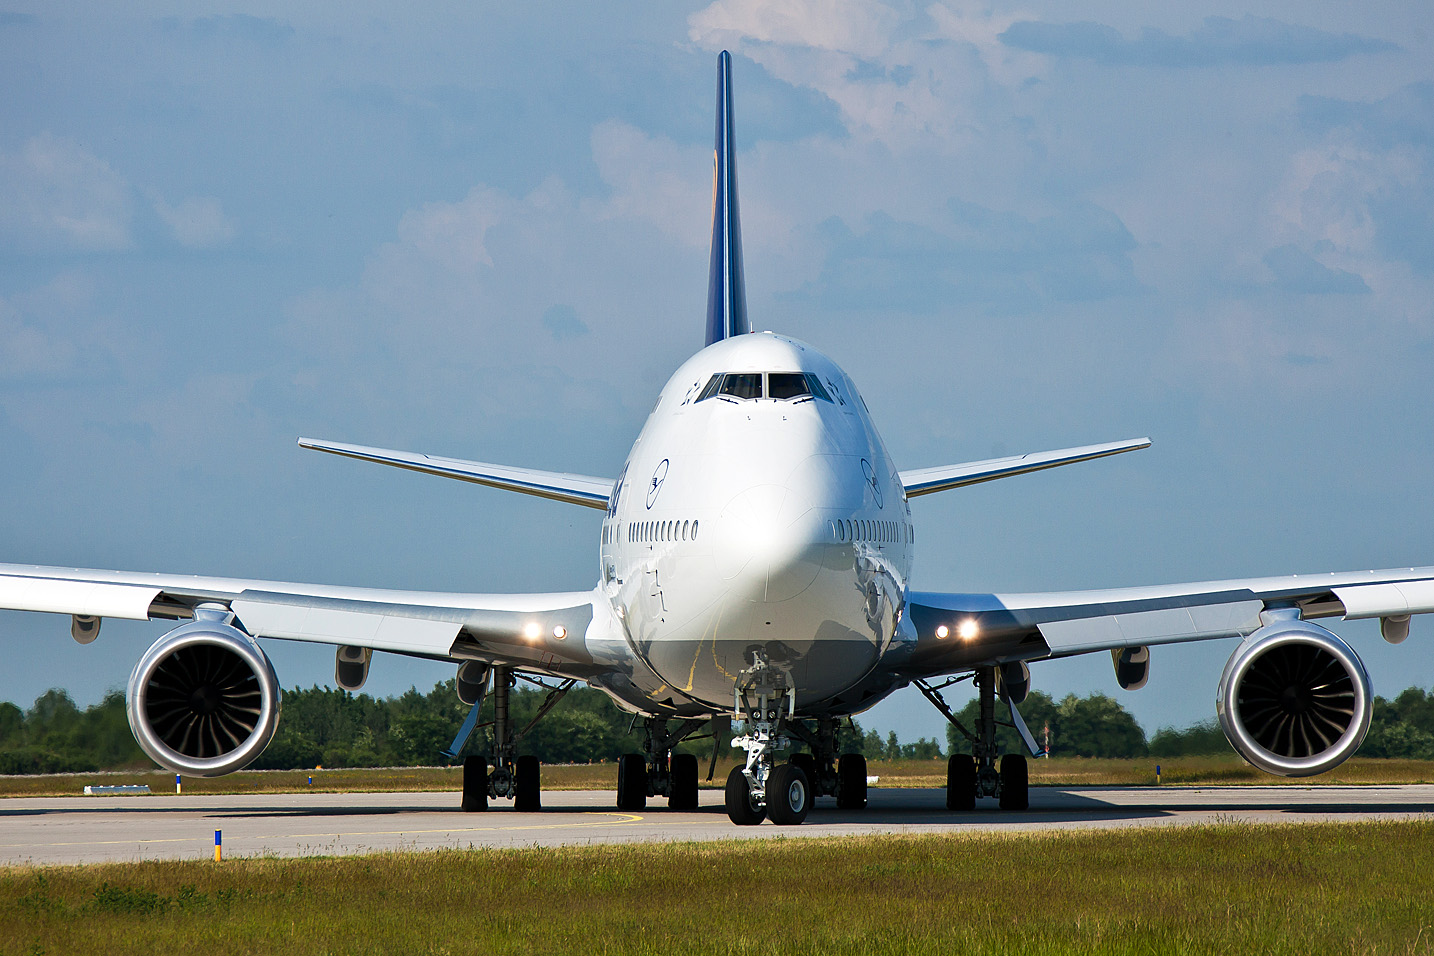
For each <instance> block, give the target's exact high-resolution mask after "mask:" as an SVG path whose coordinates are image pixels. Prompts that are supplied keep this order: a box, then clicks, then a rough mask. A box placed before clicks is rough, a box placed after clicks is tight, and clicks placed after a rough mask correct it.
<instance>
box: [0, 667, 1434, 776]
mask: <svg viewBox="0 0 1434 956" xmlns="http://www.w3.org/2000/svg"><path fill="white" fill-rule="evenodd" d="M545 696H546V691H545V690H543V689H540V688H524V687H520V688H517V689H515V691H514V692H513V694H512V696H511V705H510V713H511V716H512V719H513V721H514V726H515V728H517V729H520V730H521V729H524V728H526V727H528V725H529V723H530V722H531V721H532V719H533V717H534V716H535V715H536V713H537V711H538V709H539V707H541V706H542V703H543V700H544V698H545ZM1020 709H1021V715H1022V717H1023V718H1024V719H1025V722H1026V724H1027V726H1028V727H1029V728H1030V730H1031V733H1032V734H1033V735H1034V736H1035V738H1036V741H1037V742H1038V743H1042V744H1044V743H1046V742H1048V743H1049V747H1050V750H1051V753H1052V755H1054V756H1058V757H1146V756H1150V757H1180V756H1194V755H1204V754H1220V753H1230V752H1231V750H1230V745H1229V743H1228V742H1227V741H1226V740H1225V735H1224V734H1223V733H1222V732H1221V730H1220V728H1219V725H1218V724H1217V723H1216V722H1215V721H1214V720H1213V719H1212V720H1209V721H1204V722H1201V723H1197V724H1195V725H1193V726H1190V727H1186V728H1183V729H1175V728H1171V727H1164V728H1161V729H1159V730H1157V731H1156V732H1155V734H1154V735H1152V736H1151V737H1149V738H1148V739H1147V737H1146V735H1145V732H1144V731H1143V730H1142V729H1141V727H1140V725H1139V724H1138V723H1136V721H1135V719H1134V718H1133V717H1132V716H1131V715H1130V713H1129V712H1127V711H1126V710H1125V708H1123V707H1121V706H1120V704H1119V703H1118V702H1117V701H1116V700H1114V699H1113V698H1111V697H1108V696H1106V695H1104V694H1099V693H1096V694H1090V695H1088V696H1086V697H1078V696H1076V695H1075V694H1069V695H1067V696H1066V697H1064V698H1063V699H1062V700H1060V701H1056V700H1055V699H1054V698H1052V697H1051V696H1050V695H1049V694H1045V693H1043V692H1041V691H1033V692H1032V693H1031V694H1030V695H1029V696H1028V697H1027V698H1026V701H1025V702H1024V703H1023V704H1022V705H1021V708H1020ZM467 715H468V708H467V707H466V706H465V705H463V704H462V703H460V702H459V700H458V696H457V694H456V692H455V689H454V682H453V681H452V680H449V681H445V682H443V683H440V684H436V685H434V687H433V689H432V690H431V691H429V692H428V693H426V694H425V693H420V692H419V691H418V690H417V689H410V690H408V691H406V692H404V693H403V694H400V695H398V696H396V697H387V698H375V697H372V696H370V695H368V694H352V693H349V692H347V691H343V690H335V689H331V688H323V687H317V686H315V687H311V688H308V689H302V688H297V687H296V688H293V689H292V690H288V691H285V692H284V698H283V712H282V715H281V718H280V720H279V728H278V732H277V733H276V734H275V735H274V739H273V741H272V742H270V744H269V746H268V748H267V749H266V750H265V751H264V753H263V754H262V755H261V756H260V757H259V759H258V760H256V761H255V762H254V764H253V765H252V766H253V767H254V768H255V769H272V770H289V769H299V768H304V767H317V766H324V767H394V766H418V765H433V764H442V763H447V762H450V761H449V760H448V758H445V757H444V756H443V755H442V752H443V751H444V750H445V749H447V748H448V747H449V746H450V744H451V743H452V741H453V738H454V735H455V733H456V731H457V729H458V727H459V726H460V725H461V724H462V722H463V719H464V718H465V717H466V716H467ZM976 715H977V703H976V701H975V700H972V701H970V702H969V703H967V704H966V706H965V707H964V708H963V709H962V710H961V711H960V712H959V713H958V714H957V717H958V719H959V720H960V721H961V723H962V724H963V725H964V726H965V727H966V728H968V729H973V728H974V727H975V725H976ZM998 717H1001V718H1004V717H1005V715H1004V713H1000V714H998ZM492 720H493V704H492V701H491V699H489V700H485V701H484V703H483V707H482V709H481V710H480V715H479V729H478V730H477V731H476V732H475V733H474V735H473V737H472V738H470V740H469V741H468V743H467V745H466V747H465V748H464V749H463V751H462V753H484V752H487V750H488V748H489V746H490V740H491V736H490V735H491V722H492ZM840 735H841V736H840V741H841V746H842V750H843V751H844V752H855V753H861V754H864V755H865V756H866V757H867V758H868V759H869V760H893V759H907V760H912V759H915V760H921V759H934V758H938V757H941V756H943V755H944V754H949V753H952V752H953V748H954V751H965V750H967V749H968V744H967V743H966V741H965V738H964V737H963V736H962V735H961V733H960V732H959V731H958V730H957V729H956V728H955V727H948V728H947V738H946V741H945V744H946V746H945V748H944V750H943V748H942V746H941V744H940V743H939V742H938V741H937V740H935V739H921V740H917V741H915V742H907V743H902V742H901V741H899V740H898V739H897V735H896V734H895V733H888V734H887V735H886V736H885V737H882V736H881V735H880V734H879V733H877V731H875V730H863V729H862V727H861V726H860V724H858V723H857V722H855V721H850V722H848V721H843V722H842V728H841V731H840ZM999 739H1000V743H1001V747H1002V749H1003V751H1005V752H1008V753H1021V752H1023V745H1022V743H1021V741H1020V739H1019V737H1017V735H1016V733H1015V731H1014V730H1013V729H1011V728H1009V727H1004V726H1003V727H1001V728H1000V730H999ZM722 743H723V747H724V751H723V752H724V753H727V751H726V749H725V745H726V742H725V741H723V742H722ZM712 744H713V741H712V739H711V737H710V735H709V734H707V732H706V731H699V733H698V735H696V736H695V737H693V738H689V739H688V740H687V741H684V742H683V744H681V745H680V746H679V747H678V750H679V751H680V752H686V753H693V754H697V755H699V756H700V757H703V758H704V759H705V758H707V757H710V756H711V753H712ZM641 745H642V724H641V721H634V720H633V717H632V715H631V714H628V713H625V712H623V711H622V710H621V709H619V708H618V707H617V705H615V704H614V703H613V702H612V700H611V699H610V698H609V697H608V696H607V695H606V694H604V693H602V692H601V691H597V690H593V689H591V688H576V689H574V690H572V691H569V692H568V694H567V696H566V697H565V698H564V699H563V700H562V701H561V702H560V703H558V705H557V706H556V707H554V708H553V709H552V710H551V711H550V712H549V713H548V714H547V715H546V716H545V717H544V718H543V719H542V720H541V721H539V722H538V723H537V724H536V725H534V726H533V727H532V728H531V729H530V730H528V731H527V733H526V734H525V735H524V736H523V738H522V740H521V741H520V742H519V745H518V750H519V753H527V754H533V755H535V756H537V757H538V758H539V759H540V760H542V761H543V762H545V763H581V762H587V761H600V760H607V761H613V760H616V759H617V758H618V757H619V756H620V755H622V754H624V753H635V752H638V751H640V750H641ZM1359 752H1360V754H1361V755H1363V756H1368V757H1407V758H1414V759H1421V760H1434V694H1430V693H1427V692H1426V691H1424V690H1423V689H1421V688H1417V687H1411V688H1409V689H1408V690H1406V691H1404V692H1403V693H1401V694H1399V696H1397V697H1395V698H1394V699H1393V700H1385V699H1384V698H1382V697H1376V698H1375V699H1374V713H1373V720H1372V722H1371V725H1370V731H1369V736H1368V737H1367V738H1366V739H1365V742H1364V746H1363V747H1361V748H1360V751H1359ZM455 762H456V761H455ZM150 766H152V763H151V762H150V760H149V758H148V757H146V756H145V755H144V752H143V751H141V750H140V749H139V745H138V744H136V743H135V742H134V738H133V736H132V735H131V734H130V729H129V723H128V721H127V720H126V718H125V701H124V695H123V694H122V693H120V692H119V691H114V692H111V693H110V694H108V695H106V697H105V698H104V699H103V700H101V701H100V702H99V703H97V704H94V705H92V706H90V707H87V708H84V709H80V708H79V707H77V706H76V705H75V703H74V701H73V700H72V699H71V698H70V696H69V694H67V693H66V692H65V691H63V690H49V691H46V692H45V693H44V694H42V695H40V697H39V698H37V699H36V700H35V702H34V704H33V705H32V706H31V707H30V709H29V710H22V709H21V708H20V707H18V706H16V705H15V704H13V703H0V773H3V774H34V773H65V772H84V771H92V770H106V769H119V768H140V767H150Z"/></svg>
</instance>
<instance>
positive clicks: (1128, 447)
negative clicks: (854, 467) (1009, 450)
mask: <svg viewBox="0 0 1434 956" xmlns="http://www.w3.org/2000/svg"><path fill="white" fill-rule="evenodd" d="M1149 447H1150V439H1149V438H1135V439H1131V440H1129V441H1115V442H1107V443H1106V444H1104V445H1084V446H1082V447H1080V448H1060V449H1057V450H1055V451H1038V452H1033V453H1031V454H1029V455H1014V456H1011V457H1008V458H988V459H986V460H985V461H968V462H964V463H963V464H959V465H938V466H936V467H935V468H917V469H915V470H913V471H903V472H901V474H900V478H901V484H902V485H903V486H905V488H906V497H908V498H915V497H916V496H918V495H929V494H931V493H932V492H936V491H946V490H947V489H949V488H961V487H963V486H965V485H976V484H980V483H981V482H983V481H995V480H996V479H997V478H1009V477H1010V476H1012V475H1024V474H1028V473H1030V472H1033V471H1044V470H1045V469H1047V468H1059V467H1060V466H1061V465H1073V464H1075V463H1076V462H1078V461H1091V460H1093V459H1096V458H1105V457H1107V456H1109V455H1119V454H1120V453H1122V452H1127V451H1137V450H1139V449H1141V448H1149Z"/></svg>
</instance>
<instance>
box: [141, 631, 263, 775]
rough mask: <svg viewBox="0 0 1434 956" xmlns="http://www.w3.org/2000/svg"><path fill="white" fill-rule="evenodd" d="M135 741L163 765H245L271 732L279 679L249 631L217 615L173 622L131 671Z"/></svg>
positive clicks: (200, 769)
mask: <svg viewBox="0 0 1434 956" xmlns="http://www.w3.org/2000/svg"><path fill="white" fill-rule="evenodd" d="M125 700H126V708H125V709H126V712H127V714H128V716H129V726H130V729H131V730H132V731H134V737H135V740H137V741H138V742H139V745H140V747H141V748H143V750H144V752H145V753H147V754H149V756H150V757H152V758H153V759H154V761H155V762H156V763H158V764H160V765H161V766H163V767H168V768H169V769H170V770H174V771H176V772H179V773H185V774H189V775H191V776H197V777H217V776H220V775H222V774H226V773H232V772H233V771H235V770H240V769H242V768H244V767H245V766H247V765H248V764H249V763H250V762H251V761H252V760H253V759H254V758H255V757H257V756H259V754H261V753H263V751H264V748H265V747H267V746H268V745H269V741H270V740H271V739H273V737H274V730H275V729H276V728H277V726H278V723H279V679H278V677H276V676H275V674H274V667H273V665H272V664H270V663H269V658H268V657H267V656H265V654H264V651H263V650H262V649H261V648H260V647H259V644H258V642H257V641H255V640H254V639H253V638H252V637H250V636H249V635H248V634H246V633H244V632H243V631H241V630H239V629H238V628H236V627H232V626H231V625H228V624H224V623H220V622H217V621H208V620H199V621H194V622H193V623H191V624H185V625H182V626H180V627H177V628H175V629H174V630H172V631H170V632H169V633H168V634H166V635H164V636H163V637H161V638H160V639H159V640H158V641H155V642H154V644H153V645H152V646H151V647H150V649H149V650H148V651H146V652H145V653H144V656H143V657H141V658H140V659H139V663H138V664H136V665H135V667H134V672H133V673H132V674H130V678H129V687H128V689H127V691H126V693H125Z"/></svg>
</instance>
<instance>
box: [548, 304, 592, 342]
mask: <svg viewBox="0 0 1434 956" xmlns="http://www.w3.org/2000/svg"><path fill="white" fill-rule="evenodd" d="M543 328H545V329H547V330H548V332H549V333H550V334H551V335H552V336H553V340H554V341H556V342H561V341H563V340H564V339H576V338H579V337H581V336H584V335H587V334H588V332H589V331H590V330H589V329H588V327H587V325H586V324H585V323H584V322H583V320H582V319H580V318H578V313H577V312H576V311H575V310H574V309H573V307H572V306H570V305H555V306H553V307H552V308H550V309H548V310H547V311H546V312H544V313H543Z"/></svg>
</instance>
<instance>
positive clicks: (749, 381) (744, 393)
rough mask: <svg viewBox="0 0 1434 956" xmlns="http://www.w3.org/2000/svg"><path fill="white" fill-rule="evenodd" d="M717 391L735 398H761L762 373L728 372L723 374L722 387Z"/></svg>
mask: <svg viewBox="0 0 1434 956" xmlns="http://www.w3.org/2000/svg"><path fill="white" fill-rule="evenodd" d="M717 393H718V394H719V395H731V396H732V397H733V398H761V397H762V373H761V372H728V373H727V374H726V375H724V376H722V387H721V388H719V389H718V390H717Z"/></svg>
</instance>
